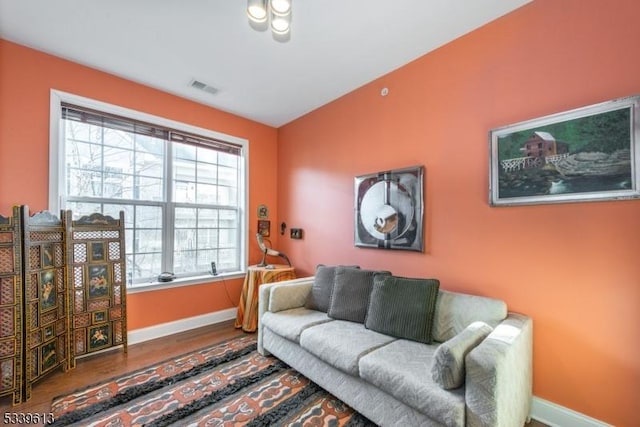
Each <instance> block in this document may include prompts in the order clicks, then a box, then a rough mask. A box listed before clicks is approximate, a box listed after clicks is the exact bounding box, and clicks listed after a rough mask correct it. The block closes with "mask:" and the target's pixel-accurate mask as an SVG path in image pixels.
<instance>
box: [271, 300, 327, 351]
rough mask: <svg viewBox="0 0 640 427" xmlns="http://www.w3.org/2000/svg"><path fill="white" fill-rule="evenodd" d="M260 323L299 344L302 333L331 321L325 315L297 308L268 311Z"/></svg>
mask: <svg viewBox="0 0 640 427" xmlns="http://www.w3.org/2000/svg"><path fill="white" fill-rule="evenodd" d="M260 321H261V322H262V324H263V325H264V326H266V327H267V328H269V329H271V330H272V331H273V332H275V333H276V334H278V335H280V336H282V337H284V338H286V339H288V340H289V341H293V342H296V343H299V342H300V334H301V333H302V331H304V330H305V329H307V328H309V327H311V326H314V325H319V324H321V323H325V322H331V321H332V319H330V318H329V317H328V316H327V313H322V312H321V311H316V310H309V309H307V308H304V307H298V308H292V309H290V310H284V311H278V312H276V313H272V312H269V311H268V312H266V313H264V314H263V315H262V317H261V318H260Z"/></svg>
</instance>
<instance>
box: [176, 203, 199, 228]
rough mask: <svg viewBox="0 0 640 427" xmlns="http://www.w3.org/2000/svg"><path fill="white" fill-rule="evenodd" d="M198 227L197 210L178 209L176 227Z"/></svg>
mask: <svg viewBox="0 0 640 427" xmlns="http://www.w3.org/2000/svg"><path fill="white" fill-rule="evenodd" d="M195 226H196V209H195V208H176V214H175V227H176V228H194V227H195Z"/></svg>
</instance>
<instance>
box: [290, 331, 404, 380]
mask: <svg viewBox="0 0 640 427" xmlns="http://www.w3.org/2000/svg"><path fill="white" fill-rule="evenodd" d="M394 340H395V338H393V337H390V336H387V335H383V334H380V333H378V332H375V331H371V330H368V329H365V327H364V325H363V324H361V323H356V322H349V321H346V320H335V321H333V322H328V323H322V324H320V325H316V326H312V327H310V328H307V329H305V330H304V331H302V335H301V336H300V346H301V347H302V348H304V349H305V350H307V351H308V352H309V353H311V354H313V355H314V356H316V357H317V358H319V359H321V360H322V361H324V362H326V363H328V364H330V365H331V366H333V367H334V368H337V369H340V370H341V371H343V372H346V373H348V374H351V375H354V376H358V362H359V361H360V358H361V357H363V356H365V355H366V354H368V353H370V352H371V351H373V350H375V349H377V348H379V347H381V346H383V345H385V344H388V343H390V342H392V341H394Z"/></svg>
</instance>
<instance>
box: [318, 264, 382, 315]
mask: <svg viewBox="0 0 640 427" xmlns="http://www.w3.org/2000/svg"><path fill="white" fill-rule="evenodd" d="M379 274H380V275H390V274H391V273H389V272H381V271H373V270H359V269H353V268H342V267H338V268H337V269H336V281H335V285H334V286H333V293H332V294H331V304H330V305H329V311H328V314H329V317H332V318H334V319H340V320H349V321H351V322H359V323H364V319H365V317H366V315H367V307H368V306H369V296H370V295H371V290H372V289H373V278H374V276H376V275H379Z"/></svg>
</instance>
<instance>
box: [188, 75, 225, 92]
mask: <svg viewBox="0 0 640 427" xmlns="http://www.w3.org/2000/svg"><path fill="white" fill-rule="evenodd" d="M190 86H191V87H194V88H196V89H200V90H203V91H205V92H209V93H210V94H212V95H215V94H216V93H218V89H216V88H215V87H213V86H209V85H208V84H206V83H202V82H201V81H198V80H195V79H194V80H191V83H190Z"/></svg>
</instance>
